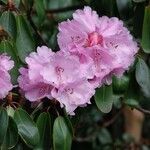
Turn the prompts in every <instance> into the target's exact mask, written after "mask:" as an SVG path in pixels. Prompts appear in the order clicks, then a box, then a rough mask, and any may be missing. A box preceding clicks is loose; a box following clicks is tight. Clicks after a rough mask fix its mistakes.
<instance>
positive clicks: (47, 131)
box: [35, 112, 52, 150]
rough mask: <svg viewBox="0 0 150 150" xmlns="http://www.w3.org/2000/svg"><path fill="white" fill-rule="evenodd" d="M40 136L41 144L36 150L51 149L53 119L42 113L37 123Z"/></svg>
mask: <svg viewBox="0 0 150 150" xmlns="http://www.w3.org/2000/svg"><path fill="white" fill-rule="evenodd" d="M36 124H37V127H38V129H39V134H40V142H39V143H38V145H37V146H36V148H35V149H36V150H43V149H44V148H47V149H50V144H51V135H52V133H51V118H50V114H49V113H45V112H44V113H42V114H40V116H39V117H38V120H37V122H36Z"/></svg>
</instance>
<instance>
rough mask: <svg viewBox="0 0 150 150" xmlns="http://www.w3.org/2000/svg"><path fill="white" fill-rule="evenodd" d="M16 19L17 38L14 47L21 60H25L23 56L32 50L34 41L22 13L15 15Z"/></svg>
mask: <svg viewBox="0 0 150 150" xmlns="http://www.w3.org/2000/svg"><path fill="white" fill-rule="evenodd" d="M16 20H17V38H16V47H17V51H18V56H19V57H20V59H21V61H22V62H25V58H26V57H27V56H28V55H29V53H31V52H32V51H34V49H35V43H34V40H33V38H32V35H31V33H30V29H29V27H28V24H27V22H26V20H25V18H24V17H23V16H22V15H18V16H17V17H16Z"/></svg>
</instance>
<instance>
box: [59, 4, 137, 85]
mask: <svg viewBox="0 0 150 150" xmlns="http://www.w3.org/2000/svg"><path fill="white" fill-rule="evenodd" d="M58 44H59V46H60V49H61V50H62V51H69V52H70V53H71V54H73V55H74V54H75V53H78V57H80V56H82V57H83V56H84V57H83V58H84V59H85V60H90V61H93V64H94V66H93V67H94V68H95V69H94V70H95V71H94V74H93V79H94V80H95V77H96V80H95V81H97V82H98V83H99V85H101V84H102V83H104V82H105V83H107V84H110V83H111V78H112V75H116V76H118V77H119V76H121V75H122V74H123V72H124V71H125V70H127V69H128V68H129V66H130V65H131V64H132V63H133V61H134V55H135V54H136V53H137V50H138V47H137V44H136V42H134V41H133V38H132V36H131V35H130V33H129V31H128V30H127V28H126V27H124V26H123V22H122V21H120V20H119V19H118V18H116V17H112V18H108V17H106V16H103V17H98V15H97V14H96V12H95V11H92V10H91V8H90V7H84V9H83V10H77V11H75V13H74V14H73V19H72V20H67V21H64V22H62V23H60V24H59V33H58ZM95 49H96V50H95ZM80 54H81V55H80ZM89 57H90V58H91V59H90V58H89ZM80 59H81V58H80ZM81 63H82V65H87V62H86V61H84V62H81ZM88 63H89V62H88ZM93 67H91V71H92V72H93ZM90 79H91V78H90ZM96 85H97V84H96Z"/></svg>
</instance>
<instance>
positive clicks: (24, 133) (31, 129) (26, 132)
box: [14, 108, 39, 147]
mask: <svg viewBox="0 0 150 150" xmlns="http://www.w3.org/2000/svg"><path fill="white" fill-rule="evenodd" d="M14 120H15V122H16V124H17V127H18V132H19V135H20V136H21V138H22V139H23V140H24V142H25V143H26V144H27V145H29V146H30V147H34V146H36V145H37V144H38V143H39V132H38V128H37V126H36V124H35V123H34V122H33V120H32V119H31V117H30V116H29V115H28V114H27V112H26V111H24V110H23V109H21V108H19V109H17V110H16V111H15V114H14Z"/></svg>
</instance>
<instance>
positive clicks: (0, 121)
mask: <svg viewBox="0 0 150 150" xmlns="http://www.w3.org/2000/svg"><path fill="white" fill-rule="evenodd" d="M8 120H9V119H8V115H7V111H6V110H5V109H4V108H2V107H0V145H1V144H2V143H3V140H4V137H5V135H6V132H7V127H8Z"/></svg>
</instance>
